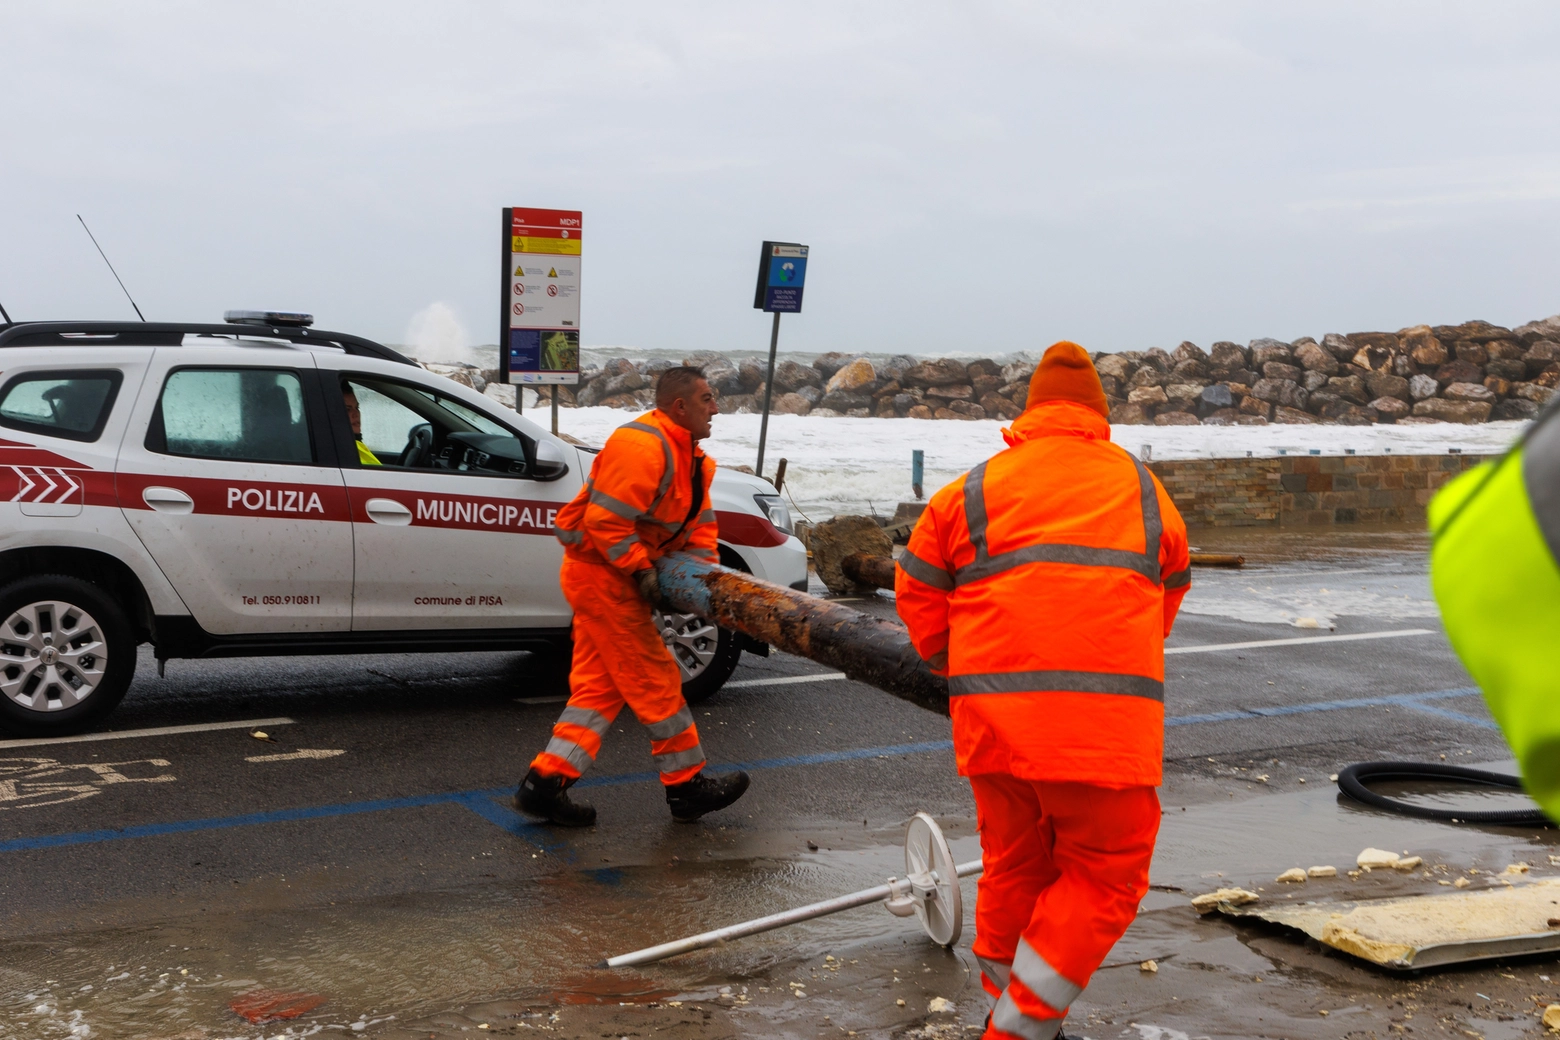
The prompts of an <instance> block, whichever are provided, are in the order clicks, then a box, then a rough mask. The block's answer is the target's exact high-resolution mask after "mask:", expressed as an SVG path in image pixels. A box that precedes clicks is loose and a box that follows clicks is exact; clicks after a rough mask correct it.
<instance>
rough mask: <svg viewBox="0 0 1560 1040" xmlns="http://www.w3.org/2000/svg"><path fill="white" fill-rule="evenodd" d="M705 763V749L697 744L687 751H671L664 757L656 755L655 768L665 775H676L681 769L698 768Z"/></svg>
mask: <svg viewBox="0 0 1560 1040" xmlns="http://www.w3.org/2000/svg"><path fill="white" fill-rule="evenodd" d="M703 761H704V747H703V745H701V744H695V745H693V747H691V748H689V749H688V750H686V751H671V752H668V753H667V754H664V755H656V756H655V767H656V768H657V769H659V770H660V771H661V772H663V773H675V772H677V770H679V769H686V768H687V767H688V766H696V765H698V764H699V763H700V762H703Z"/></svg>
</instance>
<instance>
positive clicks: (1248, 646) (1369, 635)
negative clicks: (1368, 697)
mask: <svg viewBox="0 0 1560 1040" xmlns="http://www.w3.org/2000/svg"><path fill="white" fill-rule="evenodd" d="M1428 635H1434V632H1433V631H1432V630H1431V629H1428V628H1394V629H1392V630H1391V631H1387V632H1355V633H1351V634H1349V635H1342V636H1306V637H1304V638H1301V639H1255V640H1252V641H1251V642H1249V643H1210V644H1207V645H1205V646H1167V647H1165V653H1167V654H1207V653H1212V652H1213V651H1215V650H1255V649H1256V648H1257V647H1262V646H1299V645H1300V644H1301V643H1353V642H1357V641H1359V640H1361V639H1393V638H1396V637H1397V636H1428ZM727 685H728V686H729V685H731V684H730V683H727Z"/></svg>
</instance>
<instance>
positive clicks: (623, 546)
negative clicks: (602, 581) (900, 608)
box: [607, 534, 639, 560]
mask: <svg viewBox="0 0 1560 1040" xmlns="http://www.w3.org/2000/svg"><path fill="white" fill-rule="evenodd" d="M638 544H639V536H638V535H637V534H631V535H629V536H627V537H626V538H624V539H622V540H621V541H619V542H616V543H615V544H614V545H613V546H612V547H611V548H610V549H608V550H607V559H609V560H616V559H620V558H621V557H622V556H623V554H624V553H626V552H628V550H629V549H630V548H632V547H633V546H635V545H638Z"/></svg>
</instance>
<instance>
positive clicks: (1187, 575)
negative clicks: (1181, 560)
mask: <svg viewBox="0 0 1560 1040" xmlns="http://www.w3.org/2000/svg"><path fill="white" fill-rule="evenodd" d="M1191 583H1192V569H1191V568H1190V567H1182V568H1181V569H1180V570H1178V571H1176V572H1175V573H1174V574H1166V575H1165V583H1164V584H1165V588H1167V589H1178V588H1180V587H1181V586H1182V585H1190V584H1191Z"/></svg>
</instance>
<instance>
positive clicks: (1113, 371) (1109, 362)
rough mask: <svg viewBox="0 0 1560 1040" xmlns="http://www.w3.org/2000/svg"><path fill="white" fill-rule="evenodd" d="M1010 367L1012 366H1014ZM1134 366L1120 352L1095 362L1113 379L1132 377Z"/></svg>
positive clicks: (1104, 373)
mask: <svg viewBox="0 0 1560 1040" xmlns="http://www.w3.org/2000/svg"><path fill="white" fill-rule="evenodd" d="M1009 367H1010V368H1011V367H1012V366H1009ZM1134 367H1135V366H1134V365H1133V364H1132V362H1131V361H1129V360H1128V359H1127V358H1125V357H1123V356H1122V355H1120V354H1106V355H1104V356H1102V357H1101V358H1100V359H1099V360H1098V361H1096V362H1095V363H1094V370H1095V371H1096V372H1098V373H1099V374H1100V375H1101V377H1104V376H1110V377H1112V378H1113V379H1119V380H1121V381H1122V382H1125V381H1126V380H1128V379H1130V378H1131V377H1132V370H1133V368H1134ZM1030 374H1031V375H1033V374H1034V373H1033V372H1031V373H1030ZM1009 382H1012V380H1009Z"/></svg>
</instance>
